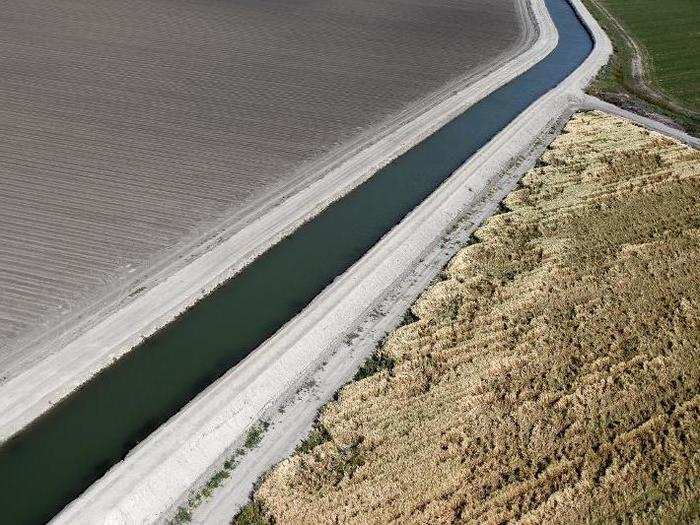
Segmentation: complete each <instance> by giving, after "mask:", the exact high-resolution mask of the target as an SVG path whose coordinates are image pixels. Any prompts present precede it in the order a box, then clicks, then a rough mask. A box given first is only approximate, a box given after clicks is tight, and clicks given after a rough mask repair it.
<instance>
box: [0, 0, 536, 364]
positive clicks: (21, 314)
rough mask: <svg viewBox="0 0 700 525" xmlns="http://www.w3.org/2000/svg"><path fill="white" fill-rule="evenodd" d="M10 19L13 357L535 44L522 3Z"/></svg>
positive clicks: (0, 24)
mask: <svg viewBox="0 0 700 525" xmlns="http://www.w3.org/2000/svg"><path fill="white" fill-rule="evenodd" d="M0 10H1V11H2V13H3V15H2V17H0V33H2V39H1V41H0V52H1V53H2V56H3V60H2V61H1V63H0V122H1V125H0V182H1V184H0V354H2V355H0V362H1V361H2V360H3V359H4V360H6V359H8V358H10V357H11V356H12V349H13V348H15V347H17V345H18V341H19V340H20V338H22V337H26V336H27V334H29V333H30V332H32V330H34V331H37V330H42V329H43V328H42V327H46V326H47V325H50V324H51V323H55V322H56V321H57V320H59V319H61V318H66V317H67V316H69V315H70V312H73V313H75V312H76V311H78V310H79V308H78V307H83V306H84V305H86V304H89V303H90V302H91V301H93V300H94V299H96V298H97V297H99V296H101V295H103V294H104V293H106V291H108V290H111V289H114V288H115V287H116V288H118V287H119V286H120V285H119V283H120V282H122V281H120V279H121V278H123V277H124V276H125V275H129V273H130V272H136V273H135V274H133V275H136V274H138V273H140V272H147V271H148V268H149V267H151V266H153V265H154V264H155V262H156V261H158V260H161V259H162V258H163V257H165V255H164V254H167V253H168V249H171V248H174V247H175V246H176V245H178V244H180V245H182V244H184V243H185V242H186V241H188V240H190V239H195V238H196V237H197V236H198V235H200V234H202V233H203V232H204V231H207V230H208V229H209V228H211V227H212V226H213V225H214V224H215V223H216V222H217V220H219V219H221V218H222V217H224V216H227V215H229V214H231V213H232V212H234V211H235V210H237V209H241V207H242V206H243V205H244V203H246V202H250V201H251V199H253V198H257V197H260V196H261V195H265V194H266V192H268V193H270V194H272V193H273V192H274V191H275V188H278V187H279V186H280V185H283V184H284V183H285V182H286V183H288V182H289V181H290V177H291V176H292V175H293V174H295V170H297V172H298V168H299V167H300V166H303V165H304V164H305V163H306V162H307V161H311V160H313V159H316V158H318V157H319V156H320V155H321V154H323V153H326V152H329V151H330V150H332V149H333V148H334V147H336V146H338V145H339V144H341V143H346V142H347V141H348V140H350V139H351V138H353V137H356V136H357V135H358V133H359V131H360V130H363V129H367V128H369V127H371V126H374V125H378V124H380V123H381V122H384V121H385V120H386V119H388V118H390V117H391V116H392V115H396V114H397V113H399V112H400V111H402V110H405V109H406V107H407V106H408V105H410V104H411V103H412V102H416V101H417V100H419V99H421V98H423V97H424V96H426V95H428V94H430V93H433V92H435V91H436V90H439V89H440V88H442V87H444V86H445V85H446V84H447V83H448V82H449V81H451V80H454V79H456V78H458V77H464V76H465V75H468V74H469V73H470V72H475V71H476V70H477V69H478V68H479V67H482V66H486V65H488V64H489V63H491V62H492V61H493V60H495V59H497V58H498V57H501V56H503V55H504V54H508V53H510V52H512V51H513V50H514V49H516V48H518V47H519V46H521V45H522V44H523V42H522V39H523V38H524V36H523V35H524V32H523V28H522V27H521V18H522V17H521V15H522V13H520V11H519V8H518V7H516V5H515V3H514V2H513V1H512V0H497V1H495V2H494V1H492V0H465V1H462V2H458V3H455V2H452V1H450V0H438V1H436V2H421V1H418V2H416V1H415V0H396V1H392V2H377V1H368V0H351V1H348V0H342V1H340V0H338V1H331V2H328V1H320V0H316V1H307V2H291V3H290V2H287V1H283V0H274V1H269V2H252V1H246V0H237V1H227V2H221V1H215V0H195V1H188V2H184V1H164V0H146V1H140V2H136V1H132V0H119V1H112V0H98V1H87V0H75V1H67V0H62V1H59V2H51V3H47V2H44V1H42V0H21V1H20V0H4V1H0ZM306 175H308V176H309V177H312V176H313V175H314V174H313V173H309V174H306ZM126 292H127V290H125V291H124V293H126Z"/></svg>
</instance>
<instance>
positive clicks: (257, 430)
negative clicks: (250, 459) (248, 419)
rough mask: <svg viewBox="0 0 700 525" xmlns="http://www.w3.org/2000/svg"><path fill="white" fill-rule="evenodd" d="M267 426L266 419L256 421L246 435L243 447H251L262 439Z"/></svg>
mask: <svg viewBox="0 0 700 525" xmlns="http://www.w3.org/2000/svg"><path fill="white" fill-rule="evenodd" d="M269 426H270V424H269V423H268V422H267V421H258V422H257V423H256V424H255V425H253V426H252V427H251V429H250V430H249V431H248V434H247V435H246V438H245V448H247V449H253V448H255V447H257V446H258V445H259V444H260V442H261V441H262V438H263V436H264V435H265V432H266V431H267V429H268V427H269Z"/></svg>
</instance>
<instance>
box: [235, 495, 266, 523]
mask: <svg viewBox="0 0 700 525" xmlns="http://www.w3.org/2000/svg"><path fill="white" fill-rule="evenodd" d="M231 525H272V522H271V521H270V520H268V519H267V518H266V517H265V511H264V510H263V508H262V505H261V504H260V503H259V502H257V501H254V502H252V503H248V505H246V506H245V507H243V508H242V509H241V510H240V512H239V513H238V514H237V515H236V516H235V517H234V518H233V519H232V520H231Z"/></svg>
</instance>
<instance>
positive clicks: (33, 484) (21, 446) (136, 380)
mask: <svg viewBox="0 0 700 525" xmlns="http://www.w3.org/2000/svg"><path fill="white" fill-rule="evenodd" d="M546 3H547V6H548V8H549V11H550V13H551V15H552V18H553V19H554V21H555V23H556V26H557V28H558V31H559V44H558V46H557V48H556V49H555V50H554V51H553V52H552V53H551V54H550V55H549V56H548V57H547V58H545V59H544V60H543V61H542V62H540V63H539V64H537V65H535V66H534V67H533V68H531V69H530V70H529V71H527V72H525V73H523V74H522V75H521V76H519V77H518V78H516V79H514V80H513V81H511V82H510V83H508V84H507V85H505V86H503V87H502V88H500V89H498V90H497V91H495V92H494V93H492V94H491V95H489V96H488V97H486V98H485V99H484V100H482V101H481V102H479V103H477V104H476V105H474V106H472V107H471V108H469V109H468V110H467V111H465V112H464V113H463V114H462V115H460V116H459V117H457V118H455V119H454V120H453V121H452V122H450V123H449V124H447V125H446V126H444V127H443V128H441V129H440V130H438V131H437V132H436V133H435V134H433V135H432V136H430V137H429V138H427V139H426V140H424V141H423V142H422V143H420V144H418V145H417V146H415V147H414V148H413V149H411V150H410V151H408V152H407V153H405V154H404V155H403V156H401V157H400V158H398V159H396V160H395V161H394V162H392V163H391V164H389V165H388V166H387V167H385V168H384V169H382V170H380V171H379V172H377V173H376V174H375V175H374V176H373V177H372V178H370V179H369V180H368V181H367V182H365V183H364V184H362V185H361V186H359V187H358V188H356V189H355V190H354V191H353V192H351V193H350V194H348V195H347V196H346V197H344V198H343V199H341V200H340V201H338V202H336V203H335V204H333V205H332V206H330V207H329V208H327V209H326V210H325V211H324V212H322V213H321V214H320V215H319V216H318V217H316V218H315V219H313V220H312V221H310V222H309V223H307V224H305V225H303V226H302V227H300V228H299V229H298V230H297V231H296V232H294V233H293V234H292V235H291V236H289V237H287V238H286V239H284V240H283V241H281V242H280V243H279V244H277V245H276V246H274V247H273V248H271V249H270V250H269V251H267V252H266V253H265V254H263V255H262V256H261V257H259V258H258V259H257V260H256V261H254V262H253V263H252V264H251V265H250V266H248V267H247V268H246V269H245V270H244V271H243V272H241V273H240V274H238V275H237V276H236V277H234V278H233V279H232V280H230V281H229V282H227V283H226V284H224V285H223V286H221V287H220V288H219V289H218V290H217V291H215V292H214V293H213V294H211V295H210V296H209V297H207V298H205V299H204V300H202V301H201V302H199V303H198V304H197V305H195V307H193V308H192V309H191V310H190V311H188V312H187V313H186V314H184V315H183V316H181V317H180V318H179V319H178V320H177V321H176V322H174V323H173V324H172V325H170V326H169V327H167V328H166V329H164V330H162V331H161V332H159V333H158V334H157V335H155V336H153V337H151V338H150V339H148V340H147V341H145V342H144V343H143V344H141V345H140V346H139V347H138V348H136V349H135V350H134V351H132V352H131V353H129V354H128V355H126V356H125V357H123V358H122V359H120V360H119V361H117V362H116V363H115V364H114V365H113V366H111V367H110V368H109V369H107V370H105V371H103V372H102V373H100V374H99V375H97V376H96V377H95V378H94V379H93V380H91V381H90V382H89V383H87V384H86V385H84V386H83V388H81V389H80V390H79V391H78V392H76V393H75V394H73V395H72V396H70V397H69V398H67V399H66V400H65V401H63V402H62V403H60V404H59V405H57V406H56V407H55V408H53V409H52V410H51V411H50V412H49V413H48V414H46V415H45V416H43V417H41V418H40V419H39V420H37V421H35V422H34V423H33V424H32V425H31V426H30V427H28V428H27V429H26V430H24V431H23V432H21V433H20V434H18V435H16V436H15V437H14V438H12V439H11V440H9V441H8V442H7V443H5V445H4V446H3V447H2V448H1V449H0V480H2V490H0V509H1V512H2V520H1V521H2V523H4V524H8V525H9V524H36V523H43V522H46V521H48V520H50V519H51V517H52V516H54V515H55V514H56V513H58V512H59V511H60V510H61V509H62V508H63V507H64V506H65V505H67V504H68V503H69V502H70V501H71V500H72V499H74V498H75V497H76V496H78V495H79V494H80V493H81V492H83V491H84V490H85V489H86V488H87V487H88V486H89V485H90V484H91V483H93V482H94V481H95V480H97V479H98V478H99V477H100V476H102V475H103V474H104V473H105V472H106V471H107V470H108V469H109V468H110V467H111V466H112V465H114V464H115V463H116V462H118V461H119V460H121V459H122V458H123V457H124V456H125V455H126V454H127V453H128V452H129V450H131V449H132V448H133V447H134V446H135V445H136V444H137V443H139V441H141V440H143V439H144V438H146V437H147V436H148V435H149V434H150V433H151V432H152V431H153V430H155V429H156V428H158V426H159V425H161V424H162V423H163V422H165V421H166V420H167V419H168V418H169V417H171V416H172V415H173V414H175V413H176V412H177V411H178V410H180V409H181V408H182V407H183V406H184V405H185V404H186V403H187V402H188V401H190V400H191V399H192V398H193V397H194V396H196V395H197V394H198V393H199V392H201V391H202V390H203V389H204V388H206V387H207V386H208V385H210V384H211V383H212V382H213V381H215V380H216V379H217V378H218V377H220V376H221V375H222V374H224V373H225V372H226V371H227V370H229V369H230V368H231V367H233V366H234V365H236V363H238V362H239V361H241V360H242V359H243V358H244V357H245V356H246V355H248V354H249V353H250V352H251V351H253V350H254V349H255V348H256V347H257V346H259V345H260V344H261V343H262V342H263V341H265V340H266V339H267V338H269V337H270V336H271V335H272V334H274V333H275V331H276V330H278V329H279V328H280V327H281V326H282V325H283V324H284V323H286V322H287V321H289V320H290V319H291V318H292V317H294V316H295V315H296V314H297V313H299V312H300V311H301V310H302V309H303V308H304V306H305V305H307V304H308V303H309V302H310V301H311V300H312V299H313V298H314V297H315V296H316V295H318V294H319V293H320V292H321V291H322V290H323V289H324V288H325V287H326V286H327V285H328V284H330V283H331V282H332V281H333V279H334V278H335V277H337V276H338V275H340V274H342V273H343V272H344V271H345V270H346V269H347V268H349V267H350V266H351V265H352V264H353V263H355V262H356V261H357V260H358V259H359V258H360V257H362V255H363V254H364V253H365V252H366V251H367V250H368V249H369V248H371V247H372V246H373V245H374V244H375V243H376V242H377V241H379V240H380V239H381V237H382V236H383V235H385V234H386V233H387V232H388V231H389V230H391V228H392V227H394V226H395V225H396V224H397V223H398V222H399V221H401V219H402V218H403V217H404V216H405V215H406V214H408V213H409V212H410V211H411V210H413V209H414V208H415V207H416V206H417V205H418V204H419V203H420V202H422V201H423V200H424V199H425V198H426V197H427V196H428V195H430V193H431V192H433V191H434V190H435V189H436V188H437V187H438V186H439V185H440V184H441V183H442V182H443V181H444V180H445V179H447V178H448V177H449V176H450V174H452V173H453V172H454V171H455V170H456V169H457V168H458V167H459V166H460V165H461V164H462V163H464V162H465V161H466V160H467V159H468V158H469V157H470V156H471V155H472V154H474V153H475V152H476V151H477V150H478V149H479V148H481V147H482V146H483V145H484V144H486V143H487V142H488V141H489V139H491V138H492V137H493V136H494V135H495V134H496V133H498V132H499V131H500V130H501V129H503V128H504V127H505V126H506V125H507V124H508V123H509V122H510V121H511V120H513V119H514V118H515V117H516V116H517V115H518V114H519V113H521V112H522V111H523V110H524V109H526V108H527V107H528V106H529V105H530V104H531V103H532V102H534V101H535V100H537V99H538V98H539V97H540V96H541V95H543V94H544V93H546V92H547V91H549V90H550V89H552V88H553V87H555V86H556V85H557V84H559V83H560V82H561V81H562V80H563V79H564V78H566V77H567V76H568V75H569V73H571V72H572V71H573V70H574V69H576V68H577V67H578V66H579V65H580V64H581V63H582V62H583V60H584V59H585V58H586V57H587V56H588V54H589V53H590V52H591V50H592V41H591V38H590V36H589V34H588V32H587V30H586V29H585V28H584V27H583V25H582V24H581V22H580V21H579V20H578V18H577V17H576V14H575V12H574V11H573V9H572V7H571V6H570V5H569V4H568V2H567V1H566V0H546Z"/></svg>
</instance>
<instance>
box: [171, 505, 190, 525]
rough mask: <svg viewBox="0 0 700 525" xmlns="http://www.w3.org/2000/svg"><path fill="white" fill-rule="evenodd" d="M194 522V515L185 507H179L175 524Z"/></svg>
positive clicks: (174, 520)
mask: <svg viewBox="0 0 700 525" xmlns="http://www.w3.org/2000/svg"><path fill="white" fill-rule="evenodd" d="M190 521H192V513H191V512H190V511H189V510H188V509H187V508H185V507H178V509H177V512H176V513H175V518H174V519H173V523H178V524H179V523H189V522H190Z"/></svg>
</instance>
